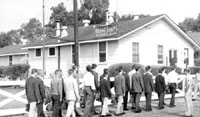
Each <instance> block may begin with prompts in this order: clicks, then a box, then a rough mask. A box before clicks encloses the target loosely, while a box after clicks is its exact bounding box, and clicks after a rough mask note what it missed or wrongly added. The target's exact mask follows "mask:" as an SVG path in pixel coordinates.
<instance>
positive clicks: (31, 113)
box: [28, 102, 37, 117]
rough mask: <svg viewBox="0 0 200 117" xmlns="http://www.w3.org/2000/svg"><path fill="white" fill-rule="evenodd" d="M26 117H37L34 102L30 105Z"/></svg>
mask: <svg viewBox="0 0 200 117" xmlns="http://www.w3.org/2000/svg"><path fill="white" fill-rule="evenodd" d="M28 117H37V105H36V102H31V103H30V108H29V113H28Z"/></svg>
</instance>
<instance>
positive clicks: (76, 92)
mask: <svg viewBox="0 0 200 117" xmlns="http://www.w3.org/2000/svg"><path fill="white" fill-rule="evenodd" d="M73 87H74V92H75V95H76V98H77V99H78V100H79V99H80V96H79V91H78V85H77V82H76V80H74V82H73Z"/></svg>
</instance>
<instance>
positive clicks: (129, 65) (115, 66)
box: [108, 63, 181, 76]
mask: <svg viewBox="0 0 200 117" xmlns="http://www.w3.org/2000/svg"><path fill="white" fill-rule="evenodd" d="M132 65H138V66H140V68H141V69H140V72H141V73H144V72H145V67H146V66H144V65H141V64H134V63H117V64H113V65H111V66H109V67H108V70H109V73H110V75H111V76H115V75H116V74H117V69H118V68H119V67H120V66H122V67H124V70H125V71H126V72H129V71H131V70H132ZM150 66H151V73H152V74H153V75H154V76H156V75H157V74H158V71H159V69H161V68H162V67H166V66H156V65H150ZM171 70H172V67H170V66H167V67H166V73H169V72H170V71H171ZM176 72H177V73H179V74H181V68H179V67H177V69H176Z"/></svg>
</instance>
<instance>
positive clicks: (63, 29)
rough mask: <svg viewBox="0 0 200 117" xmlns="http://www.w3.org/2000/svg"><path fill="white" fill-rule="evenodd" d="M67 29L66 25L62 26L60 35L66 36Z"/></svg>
mask: <svg viewBox="0 0 200 117" xmlns="http://www.w3.org/2000/svg"><path fill="white" fill-rule="evenodd" d="M67 29H68V28H67V26H62V33H61V37H66V36H68V32H67Z"/></svg>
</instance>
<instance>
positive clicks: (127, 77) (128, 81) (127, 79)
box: [126, 74, 131, 91]
mask: <svg viewBox="0 0 200 117" xmlns="http://www.w3.org/2000/svg"><path fill="white" fill-rule="evenodd" d="M126 85H127V87H128V91H130V90H131V88H130V78H129V75H128V74H126Z"/></svg>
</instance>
